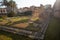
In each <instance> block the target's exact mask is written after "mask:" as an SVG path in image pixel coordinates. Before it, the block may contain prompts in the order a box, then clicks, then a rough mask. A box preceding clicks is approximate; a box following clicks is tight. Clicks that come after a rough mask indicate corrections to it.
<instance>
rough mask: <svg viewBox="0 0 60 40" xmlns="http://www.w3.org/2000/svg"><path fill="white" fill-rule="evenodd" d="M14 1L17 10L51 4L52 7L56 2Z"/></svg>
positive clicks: (47, 0) (50, 0) (40, 0)
mask: <svg viewBox="0 0 60 40" xmlns="http://www.w3.org/2000/svg"><path fill="white" fill-rule="evenodd" d="M14 1H15V2H16V4H17V7H18V8H23V7H30V6H32V5H34V6H40V4H43V5H46V4H51V5H52V6H53V5H54V3H55V1H56V0H14Z"/></svg>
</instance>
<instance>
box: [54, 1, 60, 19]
mask: <svg viewBox="0 0 60 40" xmlns="http://www.w3.org/2000/svg"><path fill="white" fill-rule="evenodd" d="M53 9H54V16H55V17H59V18H60V0H56V2H55V4H54V7H53Z"/></svg>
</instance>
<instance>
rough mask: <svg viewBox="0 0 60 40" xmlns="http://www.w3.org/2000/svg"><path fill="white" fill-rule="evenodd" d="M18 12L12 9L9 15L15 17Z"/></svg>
mask: <svg viewBox="0 0 60 40" xmlns="http://www.w3.org/2000/svg"><path fill="white" fill-rule="evenodd" d="M15 15H16V14H15V12H14V11H11V12H10V13H8V15H7V16H8V17H14V16H15Z"/></svg>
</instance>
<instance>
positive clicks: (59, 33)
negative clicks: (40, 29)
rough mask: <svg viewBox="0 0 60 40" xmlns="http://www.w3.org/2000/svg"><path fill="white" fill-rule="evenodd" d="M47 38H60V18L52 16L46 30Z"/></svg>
mask: <svg viewBox="0 0 60 40" xmlns="http://www.w3.org/2000/svg"><path fill="white" fill-rule="evenodd" d="M45 40H60V19H59V18H54V17H53V18H52V19H51V21H50V23H49V26H48V29H47V31H46V35H45Z"/></svg>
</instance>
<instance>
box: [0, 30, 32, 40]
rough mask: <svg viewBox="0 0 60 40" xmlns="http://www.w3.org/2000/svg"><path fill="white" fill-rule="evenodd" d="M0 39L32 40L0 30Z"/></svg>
mask: <svg viewBox="0 0 60 40" xmlns="http://www.w3.org/2000/svg"><path fill="white" fill-rule="evenodd" d="M0 40H33V39H31V38H29V37H27V36H22V35H17V34H12V33H8V32H4V31H0Z"/></svg>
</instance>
